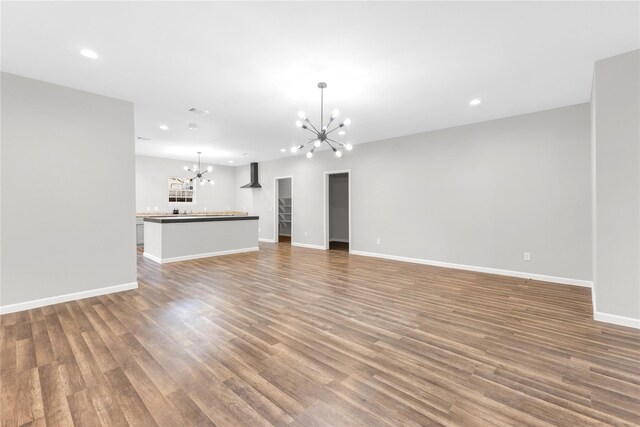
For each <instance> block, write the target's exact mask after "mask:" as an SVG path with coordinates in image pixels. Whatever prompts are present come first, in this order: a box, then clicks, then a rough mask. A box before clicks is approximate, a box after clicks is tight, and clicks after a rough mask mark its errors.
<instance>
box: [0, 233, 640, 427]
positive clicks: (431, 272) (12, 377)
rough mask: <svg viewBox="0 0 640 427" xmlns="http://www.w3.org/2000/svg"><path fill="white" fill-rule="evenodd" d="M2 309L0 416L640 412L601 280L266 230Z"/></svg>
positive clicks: (462, 418) (626, 349) (487, 418)
mask: <svg viewBox="0 0 640 427" xmlns="http://www.w3.org/2000/svg"><path fill="white" fill-rule="evenodd" d="M138 262H139V283H140V287H139V289H137V290H133V291H126V292H121V293H117V294H111V295H106V296H101V297H95V298H89V299H84V300H80V301H74V302H70V303H65V304H58V305H55V306H49V307H43V308H39V309H34V310H30V311H25V312H20V313H13V314H8V315H3V316H1V319H0V320H1V323H2V335H1V337H0V340H1V342H0V348H1V353H0V356H1V361H0V362H1V380H2V385H1V399H2V400H1V404H2V405H1V409H0V411H1V419H2V426H20V425H30V426H44V425H47V426H57V425H61V426H68V425H76V426H93V425H104V426H125V425H127V424H130V425H140V426H154V425H165V426H172V427H174V426H185V425H198V426H211V425H218V426H260V425H292V426H306V427H308V426H315V425H334V426H357V425H363V426H400V425H406V426H418V425H448V426H453V425H457V426H458V425H459V426H474V425H477V426H513V425H532V426H544V425H547V426H548V425H564V426H591V425H603V424H604V425H607V424H609V425H634V424H636V425H637V424H638V423H640V416H639V413H640V411H639V409H640V375H639V374H640V331H637V330H633V329H630V328H624V327H618V326H612V325H608V324H604V323H598V322H595V321H593V320H592V319H591V302H590V290H589V289H585V288H578V287H573V286H565V285H554V284H548V283H542V282H535V281H529V280H524V279H517V278H508V277H501V276H493V275H488V274H480V273H472V272H466V271H457V270H449V269H444V268H437V267H428V266H422V265H415V264H407V263H400V262H395V261H387V260H381V259H373V258H365V257H359V256H353V255H349V254H348V253H344V252H341V251H326V252H325V251H318V250H313V249H305V248H297V247H291V246H290V245H286V244H283V245H280V244H276V245H274V244H261V247H260V251H259V252H258V253H256V252H253V253H246V254H238V255H229V256H224V257H217V258H209V259H201V260H196V261H187V262H180V263H174V264H165V265H163V266H160V265H159V264H156V263H154V262H152V261H149V260H146V259H143V258H142V257H141V256H140V257H139V261H138Z"/></svg>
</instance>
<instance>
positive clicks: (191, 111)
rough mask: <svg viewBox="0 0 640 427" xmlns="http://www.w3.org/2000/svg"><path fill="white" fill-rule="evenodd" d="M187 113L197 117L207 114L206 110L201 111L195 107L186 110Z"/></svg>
mask: <svg viewBox="0 0 640 427" xmlns="http://www.w3.org/2000/svg"><path fill="white" fill-rule="evenodd" d="M187 111H188V112H190V113H193V114H197V115H199V116H204V115H206V114H209V112H208V111H207V110H203V109H201V108H196V107H189V108H187Z"/></svg>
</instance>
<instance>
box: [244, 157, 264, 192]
mask: <svg viewBox="0 0 640 427" xmlns="http://www.w3.org/2000/svg"><path fill="white" fill-rule="evenodd" d="M240 188H262V185H260V183H259V182H258V164H257V163H251V182H250V183H248V184H247V185H243V186H242V187H240Z"/></svg>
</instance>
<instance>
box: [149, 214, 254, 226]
mask: <svg viewBox="0 0 640 427" xmlns="http://www.w3.org/2000/svg"><path fill="white" fill-rule="evenodd" d="M258 218H260V217H258V216H247V215H244V216H202V215H194V216H186V215H175V216H152V217H146V218H144V221H145V222H159V223H161V224H171V223H182V222H210V221H247V220H257V219H258Z"/></svg>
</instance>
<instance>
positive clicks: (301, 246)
mask: <svg viewBox="0 0 640 427" xmlns="http://www.w3.org/2000/svg"><path fill="white" fill-rule="evenodd" d="M291 246H298V247H299V248H308V249H320V250H323V251H325V250H327V248H325V247H324V246H320V245H310V244H308V243H298V242H291Z"/></svg>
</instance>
